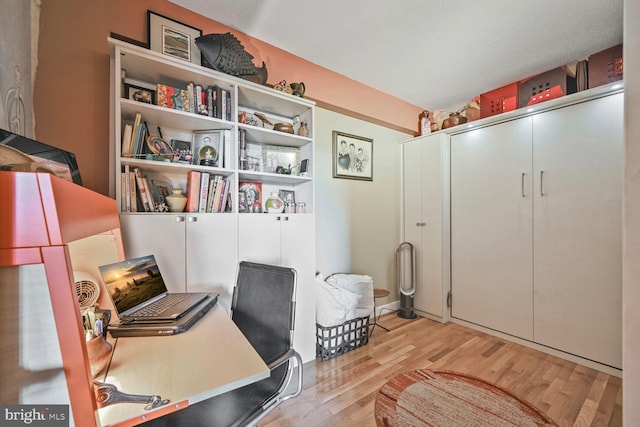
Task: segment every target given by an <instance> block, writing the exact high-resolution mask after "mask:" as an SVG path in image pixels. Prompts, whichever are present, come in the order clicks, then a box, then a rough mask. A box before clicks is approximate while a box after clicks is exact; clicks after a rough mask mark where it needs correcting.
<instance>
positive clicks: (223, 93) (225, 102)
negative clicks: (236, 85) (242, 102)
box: [221, 89, 229, 120]
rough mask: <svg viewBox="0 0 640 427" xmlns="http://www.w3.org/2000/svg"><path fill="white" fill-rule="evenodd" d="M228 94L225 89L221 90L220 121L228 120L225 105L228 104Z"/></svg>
mask: <svg viewBox="0 0 640 427" xmlns="http://www.w3.org/2000/svg"><path fill="white" fill-rule="evenodd" d="M228 93H229V91H227V90H226V89H222V117H221V118H222V120H229V119H228V116H227V104H228V100H227V94H228Z"/></svg>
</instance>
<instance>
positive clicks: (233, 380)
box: [98, 304, 269, 426]
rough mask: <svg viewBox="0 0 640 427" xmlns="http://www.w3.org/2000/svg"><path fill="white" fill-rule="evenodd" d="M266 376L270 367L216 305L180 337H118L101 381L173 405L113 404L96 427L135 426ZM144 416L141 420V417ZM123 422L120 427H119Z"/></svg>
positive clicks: (107, 408)
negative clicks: (146, 406)
mask: <svg viewBox="0 0 640 427" xmlns="http://www.w3.org/2000/svg"><path fill="white" fill-rule="evenodd" d="M267 377H269V368H268V367H267V365H266V364H265V363H264V361H263V360H262V358H261V357H260V356H259V355H258V353H256V351H255V350H254V348H253V347H252V346H251V344H249V342H248V341H247V339H246V338H245V337H244V335H243V334H242V332H240V330H239V329H238V328H237V326H236V325H235V323H233V321H232V320H231V318H229V316H228V315H227V314H226V313H225V311H224V308H223V307H221V306H220V304H216V305H215V306H214V307H213V308H212V309H211V311H210V312H209V313H207V315H206V316H205V317H204V318H203V319H202V320H200V321H199V322H198V323H197V324H195V325H194V326H193V327H192V328H191V329H189V330H188V331H187V332H184V333H182V334H178V335H173V336H167V337H144V338H140V337H136V338H119V339H118V340H117V342H116V343H115V348H114V354H113V358H112V360H111V364H110V366H109V369H108V371H107V373H106V379H105V376H104V374H102V375H100V376H99V377H98V380H99V381H104V382H107V383H111V384H114V385H116V386H117V387H118V390H120V391H121V392H124V393H130V394H143V395H159V396H160V397H161V398H162V399H169V400H170V401H171V402H170V403H169V404H168V405H165V406H164V407H160V408H157V409H155V410H153V411H145V410H144V406H145V405H144V404H140V403H117V404H114V405H111V406H107V407H105V408H102V409H99V410H98V415H99V417H100V423H101V425H102V426H107V425H116V424H119V425H136V424H138V423H140V422H142V421H145V420H147V421H148V420H149V419H151V418H156V416H155V415H157V413H155V412H156V411H158V413H168V412H173V411H174V410H175V409H176V404H179V407H180V408H183V407H185V406H186V405H187V404H189V405H190V404H193V403H196V402H199V401H201V400H204V399H207V398H210V397H213V396H216V395H218V394H222V393H224V392H226V391H229V390H233V389H235V388H238V387H242V386H245V385H247V384H251V383H253V382H255V381H258V380H261V379H264V378H267ZM142 417H144V418H142ZM121 423H122V424H121Z"/></svg>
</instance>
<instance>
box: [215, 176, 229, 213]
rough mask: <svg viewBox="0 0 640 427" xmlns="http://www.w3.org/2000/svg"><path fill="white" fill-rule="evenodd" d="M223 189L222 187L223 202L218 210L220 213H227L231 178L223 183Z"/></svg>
mask: <svg viewBox="0 0 640 427" xmlns="http://www.w3.org/2000/svg"><path fill="white" fill-rule="evenodd" d="M222 184H223V187H222V202H221V203H220V209H219V210H218V212H225V211H226V207H227V200H228V198H229V187H230V186H231V181H229V178H225V179H224V181H222Z"/></svg>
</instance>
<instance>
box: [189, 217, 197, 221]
mask: <svg viewBox="0 0 640 427" xmlns="http://www.w3.org/2000/svg"><path fill="white" fill-rule="evenodd" d="M189 222H198V217H197V216H190V217H189Z"/></svg>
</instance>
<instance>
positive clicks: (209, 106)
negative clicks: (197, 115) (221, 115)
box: [207, 86, 215, 117]
mask: <svg viewBox="0 0 640 427" xmlns="http://www.w3.org/2000/svg"><path fill="white" fill-rule="evenodd" d="M214 93H215V88H214V87H213V86H209V87H207V115H208V116H209V117H214V115H213V110H214V108H213V104H214V98H213V94H214Z"/></svg>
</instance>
